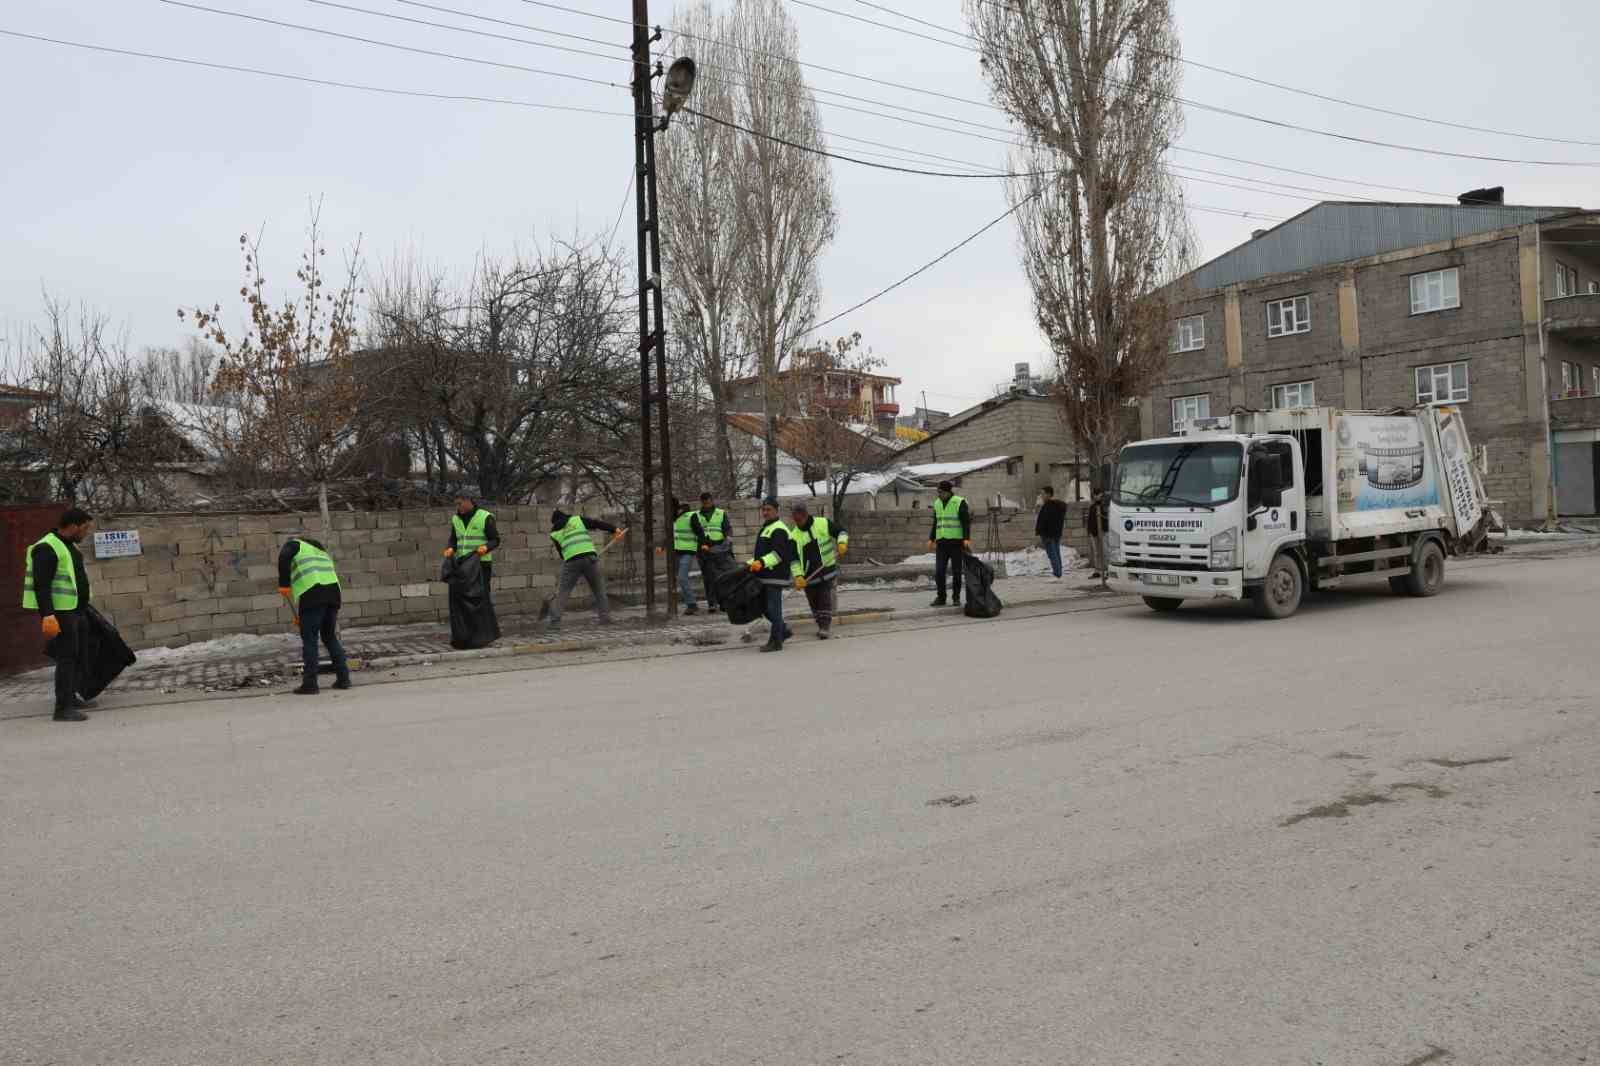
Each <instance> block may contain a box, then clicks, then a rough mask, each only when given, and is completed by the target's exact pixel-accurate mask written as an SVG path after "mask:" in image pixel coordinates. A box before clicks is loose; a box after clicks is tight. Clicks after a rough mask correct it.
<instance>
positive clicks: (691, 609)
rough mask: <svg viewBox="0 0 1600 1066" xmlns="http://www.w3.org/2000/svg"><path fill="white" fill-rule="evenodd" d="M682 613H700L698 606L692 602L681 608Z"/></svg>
mask: <svg viewBox="0 0 1600 1066" xmlns="http://www.w3.org/2000/svg"><path fill="white" fill-rule="evenodd" d="M683 613H684V614H699V613H700V608H698V607H696V606H695V605H694V604H692V603H691V604H690V605H689V606H687V607H685V608H684V609H683Z"/></svg>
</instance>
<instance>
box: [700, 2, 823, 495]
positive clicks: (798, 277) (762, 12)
mask: <svg viewBox="0 0 1600 1066" xmlns="http://www.w3.org/2000/svg"><path fill="white" fill-rule="evenodd" d="M724 39H726V40H727V41H728V42H729V43H730V44H731V45H733V46H734V49H735V55H734V56H733V57H732V58H731V60H730V63H731V65H732V66H733V68H734V69H735V70H736V71H737V74H736V75H735V76H734V77H732V78H729V79H728V82H727V85H728V88H729V90H730V91H731V94H732V96H733V117H732V121H735V122H737V123H738V124H739V125H741V126H743V127H745V128H746V129H748V130H750V131H752V133H741V134H739V138H740V145H739V149H738V153H737V157H738V159H737V163H736V164H735V165H734V167H733V168H732V178H733V181H732V188H733V196H734V208H735V214H736V217H737V220H738V225H739V229H740V232H741V234H742V237H743V242H742V251H741V254H740V262H739V271H738V275H737V279H736V284H737V286H738V293H739V302H740V306H741V308H742V310H743V321H742V323H741V328H742V330H743V332H744V335H745V340H746V343H747V345H748V347H749V348H750V349H751V350H752V351H753V353H754V355H755V359H756V363H757V365H758V366H759V367H760V373H761V377H762V382H763V388H764V392H765V394H766V396H765V400H766V403H765V408H766V410H765V418H766V423H767V454H766V459H767V470H766V479H765V480H766V484H768V485H773V484H775V483H776V481H777V471H778V449H777V443H776V442H777V422H778V414H779V410H780V405H779V402H778V397H777V396H776V395H775V391H776V389H777V387H778V372H779V370H780V365H781V363H782V360H783V357H784V354H785V348H786V346H787V344H788V341H789V338H791V337H794V336H797V335H799V334H800V333H802V332H803V331H804V330H805V327H807V326H808V325H810V323H811V321H812V320H813V318H815V316H816V309H817V300H818V294H819V290H820V280H819V276H818V272H817V263H818V259H819V258H820V257H821V254H822V251H823V249H824V248H826V247H827V246H828V245H829V244H830V243H831V242H832V241H833V237H834V229H835V222H836V217H835V215H834V210H833V179H832V175H831V172H830V170H829V168H828V163H827V160H826V159H824V158H823V157H821V156H818V155H815V154H812V153H809V152H805V151H802V150H800V149H799V148H795V147H793V146H792V144H785V143H783V141H789V142H793V143H798V144H805V145H813V146H818V147H822V146H824V139H823V134H822V120H821V117H820V115H819V114H818V111H817V102H816V99H815V98H814V97H813V96H812V95H811V92H810V90H809V89H808V88H807V86H806V82H805V76H804V74H803V73H802V71H801V68H800V63H799V53H800V38H799V34H798V33H797V32H796V30H795V25H794V22H793V21H792V20H791V19H790V18H789V12H788V6H787V5H786V4H785V3H783V0H734V4H733V10H732V12H731V14H730V16H729V21H728V25H727V29H726V32H725V37H724ZM707 114H710V112H707ZM719 117H721V116H719ZM779 138H781V140H779Z"/></svg>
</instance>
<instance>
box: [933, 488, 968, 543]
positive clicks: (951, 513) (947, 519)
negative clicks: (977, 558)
mask: <svg viewBox="0 0 1600 1066" xmlns="http://www.w3.org/2000/svg"><path fill="white" fill-rule="evenodd" d="M966 502H967V501H966V500H963V499H962V498H961V497H960V496H951V497H950V499H949V501H948V502H946V501H944V500H941V499H939V498H938V497H937V496H935V497H934V499H933V528H934V534H933V538H934V539H935V540H962V539H963V537H962V536H961V505H962V504H964V503H966Z"/></svg>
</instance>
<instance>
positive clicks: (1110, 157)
mask: <svg viewBox="0 0 1600 1066" xmlns="http://www.w3.org/2000/svg"><path fill="white" fill-rule="evenodd" d="M963 5H964V8H965V11H966V16H967V21H968V23H969V25H970V26H971V28H972V32H973V35H974V36H975V37H976V38H977V40H978V44H979V47H980V51H981V62H982V64H983V70H984V75H985V77H986V78H987V79H988V81H989V86H990V90H991V93H992V95H993V96H994V99H995V101H996V102H997V103H998V104H999V105H1000V106H1001V107H1002V108H1003V109H1004V110H1005V111H1006V112H1007V114H1009V115H1010V116H1011V117H1012V118H1013V119H1015V120H1016V121H1017V123H1018V124H1019V125H1020V126H1021V127H1022V130H1023V132H1024V133H1025V135H1026V137H1027V139H1028V141H1029V146H1028V147H1026V148H1024V149H1022V150H1021V151H1020V152H1019V153H1017V155H1016V156H1015V157H1014V159H1013V164H1014V165H1013V170H1015V171H1017V172H1020V173H1024V174H1028V175H1030V176H1027V177H1021V178H1015V179H1012V181H1011V183H1010V188H1009V195H1010V199H1011V202H1012V204H1013V205H1014V206H1016V207H1017V213H1016V218H1017V227H1018V232H1019V235H1020V242H1019V243H1020V245H1021V252H1022V262H1023V268H1024V270H1025V271H1026V273H1027V275H1028V281H1029V284H1030V285H1031V286H1032V289H1033V298H1034V314H1035V318H1036V320H1037V321H1038V324H1039V328H1040V330H1041V331H1042V332H1043V333H1044V335H1045V338H1046V339H1047V340H1048V341H1049V343H1050V347H1051V350H1052V352H1053V353H1054V355H1055V358H1056V364H1057V365H1056V378H1057V394H1058V395H1059V396H1060V398H1061V403H1062V409H1063V413H1064V415H1065V418H1066V421H1067V424H1068V427H1069V429H1070V430H1071V432H1072V435H1073V438H1074V440H1075V442H1076V443H1077V446H1078V448H1079V449H1080V452H1081V453H1082V454H1081V455H1080V458H1087V459H1088V460H1089V462H1090V469H1091V478H1092V479H1093V480H1094V483H1095V484H1096V485H1097V486H1098V485H1099V484H1100V478H1101V470H1102V466H1103V464H1104V463H1105V461H1106V460H1108V459H1109V457H1110V456H1111V454H1112V453H1113V452H1114V451H1115V450H1116V449H1117V448H1118V447H1119V446H1120V445H1121V444H1122V443H1123V441H1122V434H1123V428H1122V427H1123V426H1124V424H1125V423H1124V422H1123V415H1124V408H1125V407H1126V405H1127V404H1128V402H1129V401H1131V400H1133V399H1135V398H1137V397H1139V396H1141V395H1143V394H1144V393H1145V392H1146V391H1147V390H1148V388H1149V386H1150V385H1151V384H1152V383H1153V382H1154V381H1155V380H1156V379H1157V378H1158V377H1159V376H1160V374H1161V372H1162V370H1163V368H1164V367H1165V364H1166V357H1167V350H1168V339H1169V336H1170V331H1171V329H1170V325H1169V323H1168V307H1167V302H1166V295H1165V292H1164V291H1163V288H1162V287H1163V286H1164V285H1165V284H1166V283H1167V282H1168V281H1170V280H1172V279H1173V278H1174V277H1176V276H1177V275H1178V274H1180V273H1181V272H1182V271H1183V270H1184V269H1186V268H1187V266H1188V264H1189V262H1190V259H1191V254H1192V252H1191V250H1192V248H1193V244H1194V242H1193V238H1192V236H1191V230H1190V227H1189V223H1188V218H1187V214H1186V212H1185V210H1184V207H1183V199H1182V193H1181V191H1180V190H1179V189H1178V187H1177V183H1176V181H1175V179H1173V178H1172V176H1171V175H1170V174H1169V172H1167V171H1166V170H1165V168H1164V167H1163V157H1164V156H1165V154H1166V151H1167V148H1168V147H1169V146H1170V145H1171V143H1172V142H1173V140H1174V139H1175V138H1176V137H1177V135H1178V134H1179V133H1180V132H1181V131H1182V127H1183V117H1182V112H1181V111H1180V109H1179V106H1178V103H1177V101H1176V92H1177V88H1178V70H1179V58H1178V56H1179V44H1178V39H1177V33H1176V30H1175V28H1174V26H1173V21H1172V11H1171V5H1170V0H1008V2H1007V3H995V2H992V0H963Z"/></svg>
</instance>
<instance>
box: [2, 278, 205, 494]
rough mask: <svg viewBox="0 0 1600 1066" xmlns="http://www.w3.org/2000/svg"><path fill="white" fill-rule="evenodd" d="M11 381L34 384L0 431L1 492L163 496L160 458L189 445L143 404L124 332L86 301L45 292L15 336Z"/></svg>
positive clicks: (166, 462) (182, 455)
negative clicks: (32, 319) (29, 323)
mask: <svg viewBox="0 0 1600 1066" xmlns="http://www.w3.org/2000/svg"><path fill="white" fill-rule="evenodd" d="M16 347H17V351H18V357H17V358H18V362H19V367H18V368H17V371H16V377H17V384H18V385H19V386H20V387H22V388H24V389H26V390H29V391H30V392H33V393H36V394H37V400H36V402H35V403H34V404H33V406H32V407H30V408H29V409H28V410H27V412H26V413H25V414H23V415H22V417H21V418H20V420H19V421H18V422H17V423H16V424H15V425H12V426H10V427H7V429H6V430H5V432H4V433H0V467H4V468H6V469H7V470H8V471H14V472H15V475H14V480H15V484H12V482H13V476H11V475H8V477H7V479H6V482H7V486H6V488H7V490H10V491H4V492H0V496H5V497H8V498H27V497H28V496H31V495H35V494H40V493H42V494H43V495H45V496H47V497H49V498H52V499H61V500H70V501H74V502H77V503H80V504H83V505H85V506H88V507H90V508H92V509H96V510H111V511H118V510H143V509H145V508H147V507H150V506H152V505H154V504H155V503H157V502H159V501H161V500H163V499H164V498H165V497H166V496H167V494H168V493H167V488H168V486H167V482H166V480H165V474H166V470H167V468H168V467H169V466H170V465H171V464H173V463H176V462H178V461H180V460H183V459H189V458H193V457H194V456H193V455H192V454H190V453H191V451H192V450H191V449H190V448H189V447H188V445H187V444H186V442H184V440H183V439H182V437H181V436H179V435H178V434H177V433H175V432H173V430H172V428H171V427H170V426H169V425H167V424H166V422H165V421H164V420H163V419H162V417H161V416H160V414H159V413H158V412H156V411H154V410H153V409H152V407H151V405H150V397H149V396H148V394H147V393H146V391H145V390H144V388H143V385H142V382H141V380H140V375H139V373H138V371H137V369H136V368H135V366H134V363H133V361H132V360H131V359H130V358H129V355H128V351H127V344H126V341H125V339H124V338H122V337H121V336H119V335H116V334H114V333H113V332H112V330H111V327H110V322H109V319H108V318H107V317H106V316H105V315H103V314H100V313H98V312H95V311H92V310H90V309H89V308H86V307H85V308H79V309H78V310H77V311H76V312H74V311H73V309H72V308H70V307H69V306H68V305H67V304H66V303H65V302H64V301H61V300H56V299H53V298H51V297H50V296H48V295H46V297H45V304H44V325H43V327H42V328H39V329H35V330H33V331H31V332H30V333H27V334H24V335H23V336H22V337H21V338H20V339H19V342H18V343H17V345H16Z"/></svg>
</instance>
